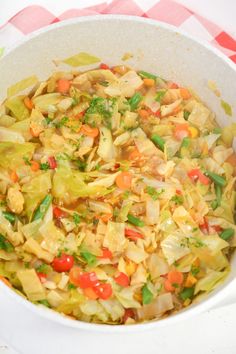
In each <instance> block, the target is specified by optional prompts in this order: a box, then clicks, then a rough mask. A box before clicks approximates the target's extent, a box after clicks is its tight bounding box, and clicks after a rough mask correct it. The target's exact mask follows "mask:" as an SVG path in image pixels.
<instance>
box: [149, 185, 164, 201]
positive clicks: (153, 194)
mask: <svg viewBox="0 0 236 354" xmlns="http://www.w3.org/2000/svg"><path fill="white" fill-rule="evenodd" d="M146 192H147V193H148V194H149V195H150V196H151V197H152V199H153V200H157V199H158V197H159V196H160V195H161V194H162V193H163V192H164V189H161V190H160V191H157V190H156V188H154V187H151V186H147V188H146Z"/></svg>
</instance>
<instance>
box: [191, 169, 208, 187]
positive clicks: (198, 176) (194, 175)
mask: <svg viewBox="0 0 236 354" xmlns="http://www.w3.org/2000/svg"><path fill="white" fill-rule="evenodd" d="M188 176H189V178H190V179H191V180H192V181H193V182H196V181H198V180H199V182H201V183H202V184H204V185H208V184H210V183H211V180H210V179H209V178H208V177H207V176H205V175H204V174H203V173H202V171H201V170H199V168H194V169H192V170H190V171H189V172H188Z"/></svg>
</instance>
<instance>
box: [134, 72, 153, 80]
mask: <svg viewBox="0 0 236 354" xmlns="http://www.w3.org/2000/svg"><path fill="white" fill-rule="evenodd" d="M138 74H139V76H140V77H141V78H142V79H153V80H156V78H157V76H156V75H154V74H150V73H148V72H147V71H139V72H138Z"/></svg>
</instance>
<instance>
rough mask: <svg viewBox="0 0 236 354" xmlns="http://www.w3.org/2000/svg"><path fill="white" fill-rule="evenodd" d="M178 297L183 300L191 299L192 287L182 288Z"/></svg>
mask: <svg viewBox="0 0 236 354" xmlns="http://www.w3.org/2000/svg"><path fill="white" fill-rule="evenodd" d="M179 295H180V298H181V299H182V300H183V301H185V300H187V299H191V298H192V297H193V295H194V287H192V288H184V289H183V290H182V291H181V292H180V294H179Z"/></svg>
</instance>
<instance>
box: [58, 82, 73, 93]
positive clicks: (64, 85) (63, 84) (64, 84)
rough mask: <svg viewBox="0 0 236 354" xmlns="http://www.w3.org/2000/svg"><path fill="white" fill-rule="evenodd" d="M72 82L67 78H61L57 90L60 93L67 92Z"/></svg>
mask: <svg viewBox="0 0 236 354" xmlns="http://www.w3.org/2000/svg"><path fill="white" fill-rule="evenodd" d="M70 85H71V82H70V81H69V80H67V79H59V80H58V81H57V91H58V92H60V93H67V92H68V91H69V89H70Z"/></svg>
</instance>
